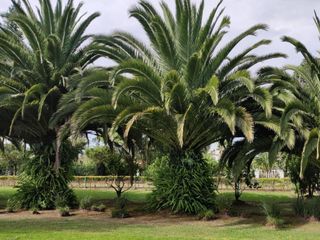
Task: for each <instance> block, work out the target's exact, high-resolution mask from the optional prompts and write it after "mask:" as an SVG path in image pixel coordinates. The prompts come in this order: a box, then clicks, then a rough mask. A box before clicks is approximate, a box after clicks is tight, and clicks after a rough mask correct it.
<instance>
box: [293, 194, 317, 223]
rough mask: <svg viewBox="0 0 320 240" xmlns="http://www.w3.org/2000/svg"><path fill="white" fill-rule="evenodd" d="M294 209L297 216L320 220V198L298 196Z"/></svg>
mask: <svg viewBox="0 0 320 240" xmlns="http://www.w3.org/2000/svg"><path fill="white" fill-rule="evenodd" d="M292 207H293V211H294V213H295V214H296V215H297V216H300V217H305V218H310V217H314V218H315V219H318V220H320V198H319V197H317V198H314V199H307V200H304V199H302V198H300V197H299V198H297V200H296V201H295V202H294V203H293V205H292Z"/></svg>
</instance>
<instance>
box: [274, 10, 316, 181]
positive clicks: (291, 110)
mask: <svg viewBox="0 0 320 240" xmlns="http://www.w3.org/2000/svg"><path fill="white" fill-rule="evenodd" d="M314 22H315V24H316V27H317V29H318V31H319V33H320V19H319V18H318V16H317V14H316V13H315V16H314ZM282 39H283V41H284V42H288V43H290V44H292V45H293V46H294V47H295V48H296V50H297V52H299V53H301V54H302V56H303V58H304V61H303V63H302V64H301V65H300V66H287V67H286V69H285V70H290V71H292V72H293V74H292V75H291V76H290V82H289V83H290V84H291V86H292V87H291V89H293V90H291V93H292V95H293V96H294V98H293V100H292V101H291V102H290V103H289V104H288V105H287V107H286V108H285V109H284V112H283V115H282V117H281V130H282V132H283V133H284V132H286V131H287V130H288V129H294V130H295V132H296V135H297V137H299V139H301V141H300V144H299V145H298V144H296V145H297V148H298V149H299V150H300V154H301V167H300V176H301V177H303V173H304V171H305V169H306V167H307V165H308V163H309V162H310V161H315V160H318V159H319V158H320V144H319V143H320V104H319V103H320V94H319V93H320V63H319V59H318V58H317V57H315V56H314V55H313V54H311V53H310V52H309V51H308V49H307V48H306V47H305V46H304V45H303V44H302V43H301V42H299V41H298V40H296V39H293V38H291V37H288V36H285V37H283V38H282ZM278 76H280V78H281V77H282V76H283V74H282V75H281V74H280V75H278Z"/></svg>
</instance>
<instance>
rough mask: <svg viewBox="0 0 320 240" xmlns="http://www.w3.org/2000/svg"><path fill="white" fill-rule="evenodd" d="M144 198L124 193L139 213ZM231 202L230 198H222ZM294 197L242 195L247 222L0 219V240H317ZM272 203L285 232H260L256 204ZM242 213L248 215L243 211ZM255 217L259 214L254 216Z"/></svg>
mask: <svg viewBox="0 0 320 240" xmlns="http://www.w3.org/2000/svg"><path fill="white" fill-rule="evenodd" d="M14 191H15V190H13V189H9V188H0V209H1V210H0V212H1V211H2V212H4V211H3V209H4V207H5V203H6V201H7V199H8V197H9V196H11V195H12V194H14ZM76 194H77V196H78V198H79V199H81V198H83V197H84V196H88V195H90V196H92V197H93V198H94V199H95V200H96V201H99V202H103V201H107V200H108V199H109V200H110V199H113V198H114V197H115V195H114V193H113V192H112V191H98V190H97V191H94V190H91V191H88V190H76ZM147 194H148V193H146V192H138V191H131V192H129V193H127V197H128V199H129V200H130V201H132V202H134V203H135V204H136V205H137V206H139V207H140V208H141V207H142V208H143V206H144V201H145V199H146V196H147ZM220 194H221V195H223V196H224V197H227V198H229V197H230V198H232V197H233V195H232V193H220ZM293 198H294V195H293V194H292V193H276V192H245V193H244V194H243V196H242V200H243V201H246V202H250V203H252V204H255V205H256V207H255V208H256V209H255V211H253V214H252V215H251V216H250V217H246V216H242V217H241V216H240V217H239V216H238V217H225V216H222V217H219V218H218V219H217V220H214V221H208V222H207V221H199V220H197V219H196V218H195V217H188V216H173V215H170V214H168V213H165V214H163V213H148V212H142V213H140V214H133V217H131V218H128V219H112V218H111V217H110V211H107V212H106V213H101V214H96V215H92V214H91V213H79V214H78V215H77V214H76V215H75V216H72V217H68V218H61V217H59V216H58V214H57V213H55V212H53V214H51V215H50V214H49V213H48V212H46V213H41V214H40V215H37V216H35V215H32V214H31V213H30V212H24V213H18V214H16V213H14V214H12V215H10V214H5V213H2V214H0V239H5V240H28V239H30V240H31V239H32V240H33V239H36V240H40V239H41V240H47V239H48V240H49V239H50V240H71V239H74V240H75V239H77V240H87V239H88V240H89V239H90V240H100V239H101V240H108V239H112V240H113V239H128V240H130V239H132V240H135V239H137V240H138V239H139V240H140V239H208V240H209V239H222V240H223V239H225V240H227V239H259V240H264V239H272V240H275V239H312V240H315V239H320V223H318V222H315V221H311V222H308V221H305V220H303V219H293V217H292V215H290V213H289V215H288V211H290V210H288V208H289V206H290V203H291V202H292V201H293ZM271 201H276V202H278V203H279V204H280V205H281V206H283V209H284V210H285V209H286V210H287V211H284V218H285V220H286V221H287V222H288V223H287V224H286V225H285V227H284V228H283V229H279V230H276V229H273V228H270V227H266V226H264V216H263V215H262V214H259V211H260V210H259V203H260V202H271ZM244 211H247V210H246V208H244ZM254 212H256V213H257V214H256V215H255V213H254Z"/></svg>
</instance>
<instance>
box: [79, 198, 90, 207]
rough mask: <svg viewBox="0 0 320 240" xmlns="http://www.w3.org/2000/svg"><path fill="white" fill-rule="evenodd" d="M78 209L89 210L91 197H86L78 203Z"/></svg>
mask: <svg viewBox="0 0 320 240" xmlns="http://www.w3.org/2000/svg"><path fill="white" fill-rule="evenodd" d="M79 206H80V209H83V210H90V209H91V206H92V197H89V196H86V197H84V198H83V199H81V201H80V205H79Z"/></svg>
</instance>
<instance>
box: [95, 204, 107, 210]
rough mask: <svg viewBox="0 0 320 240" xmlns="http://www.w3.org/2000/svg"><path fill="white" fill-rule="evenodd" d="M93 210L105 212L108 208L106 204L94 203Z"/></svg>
mask: <svg viewBox="0 0 320 240" xmlns="http://www.w3.org/2000/svg"><path fill="white" fill-rule="evenodd" d="M91 210H92V211H96V212H104V211H105V210H106V205H104V204H100V205H92V206H91Z"/></svg>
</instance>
